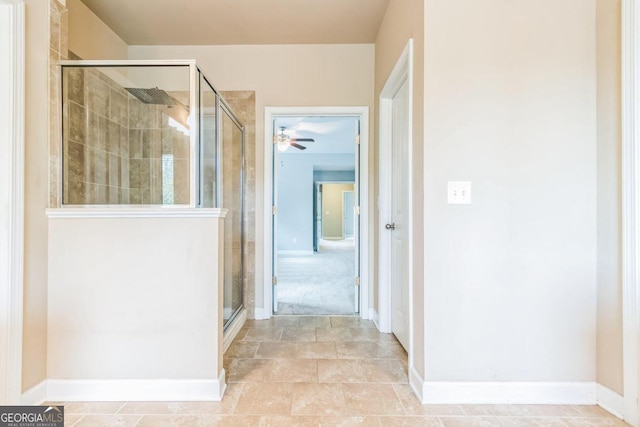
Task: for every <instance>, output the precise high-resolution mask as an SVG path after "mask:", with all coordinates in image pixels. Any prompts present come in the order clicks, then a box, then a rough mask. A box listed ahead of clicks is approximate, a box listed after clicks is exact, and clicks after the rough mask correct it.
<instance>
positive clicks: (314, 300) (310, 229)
mask: <svg viewBox="0 0 640 427" xmlns="http://www.w3.org/2000/svg"><path fill="white" fill-rule="evenodd" d="M270 125H271V127H272V132H273V186H272V194H273V212H272V213H273V215H272V238H273V246H272V248H273V256H272V271H273V278H272V285H273V287H272V296H273V298H272V299H273V301H272V304H273V305H272V307H273V313H274V314H296V315H328V314H334V315H335V314H341V315H353V314H357V313H358V312H359V311H360V307H359V306H360V291H359V276H360V253H359V247H360V246H359V231H360V227H359V225H360V221H359V204H360V197H359V196H360V185H359V135H360V118H359V117H357V116H274V117H273V118H272V121H271V123H270Z"/></svg>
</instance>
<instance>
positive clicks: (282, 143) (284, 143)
mask: <svg viewBox="0 0 640 427" xmlns="http://www.w3.org/2000/svg"><path fill="white" fill-rule="evenodd" d="M276 146H277V147H278V151H280V152H281V153H284V152H285V151H287V149H288V148H289V139H285V138H278V143H277V144H276Z"/></svg>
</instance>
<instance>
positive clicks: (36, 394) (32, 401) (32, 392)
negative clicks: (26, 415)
mask: <svg viewBox="0 0 640 427" xmlns="http://www.w3.org/2000/svg"><path fill="white" fill-rule="evenodd" d="M47 396H48V395H47V380H43V381H40V383H38V384H37V385H35V386H33V387H31V388H30V389H29V390H27V391H25V392H24V393H22V396H21V398H20V404H21V405H26V406H32V405H41V404H42V403H43V402H46V401H47Z"/></svg>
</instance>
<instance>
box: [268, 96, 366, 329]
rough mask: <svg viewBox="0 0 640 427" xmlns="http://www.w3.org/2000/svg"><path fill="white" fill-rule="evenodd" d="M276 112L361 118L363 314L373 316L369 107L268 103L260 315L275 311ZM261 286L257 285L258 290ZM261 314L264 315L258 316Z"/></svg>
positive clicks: (361, 308)
mask: <svg viewBox="0 0 640 427" xmlns="http://www.w3.org/2000/svg"><path fill="white" fill-rule="evenodd" d="M276 116H353V117H359V118H360V317H361V318H363V319H369V316H370V313H369V297H370V295H371V293H372V291H371V289H370V286H371V283H370V279H369V277H370V275H369V266H370V256H371V254H370V247H369V246H370V245H369V242H370V233H371V232H372V230H373V228H372V227H370V225H369V218H370V212H369V209H370V206H369V205H370V202H371V201H372V200H373V198H372V197H371V195H370V188H369V174H370V167H369V165H370V159H369V144H370V140H369V107H265V117H264V147H265V148H264V219H263V220H264V227H263V228H264V229H263V232H264V236H263V242H264V250H263V259H262V262H263V273H264V275H263V282H262V284H261V283H260V281H259V280H257V281H256V288H257V287H260V286H262V287H263V295H264V299H263V304H264V305H263V307H262V308H256V309H255V313H256V316H255V318H256V319H268V318H270V317H271V315H272V314H273V311H272V289H271V287H272V285H271V278H272V276H273V272H272V270H273V268H272V264H271V257H272V256H273V254H272V236H271V221H272V211H271V209H272V207H271V206H272V205H271V201H272V199H273V149H272V146H273V129H272V126H271V125H270V124H271V123H272V120H273V119H274V118H275V117H276ZM257 293H258V290H257V289H256V294H257ZM258 315H260V317H258Z"/></svg>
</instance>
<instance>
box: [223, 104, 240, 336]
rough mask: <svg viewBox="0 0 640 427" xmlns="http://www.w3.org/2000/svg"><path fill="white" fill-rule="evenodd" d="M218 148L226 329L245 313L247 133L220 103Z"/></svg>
mask: <svg viewBox="0 0 640 427" xmlns="http://www.w3.org/2000/svg"><path fill="white" fill-rule="evenodd" d="M220 104H221V108H220V109H219V110H218V111H219V114H220V119H221V123H220V124H221V126H220V130H221V136H220V141H219V142H220V145H219V149H220V152H219V159H221V165H220V171H219V172H220V180H221V186H220V193H219V196H220V203H219V206H220V207H222V208H225V209H228V213H227V216H226V218H225V221H224V224H225V226H224V228H225V230H224V276H225V277H224V292H223V294H224V323H225V327H226V326H227V325H228V324H229V323H230V322H231V320H233V318H234V316H236V314H237V313H238V312H239V311H240V310H241V309H242V301H243V295H242V294H243V288H244V283H243V282H244V280H243V279H244V277H243V276H244V275H243V268H244V259H243V250H242V249H243V244H244V226H243V211H244V209H243V199H244V191H243V188H244V182H243V180H244V178H243V163H244V153H243V149H244V148H243V147H244V130H243V127H242V125H240V123H239V122H238V121H237V120H236V119H235V117H234V116H233V114H232V113H231V112H230V111H229V109H228V108H227V106H226V105H225V104H224V103H223V102H221V103H220Z"/></svg>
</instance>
